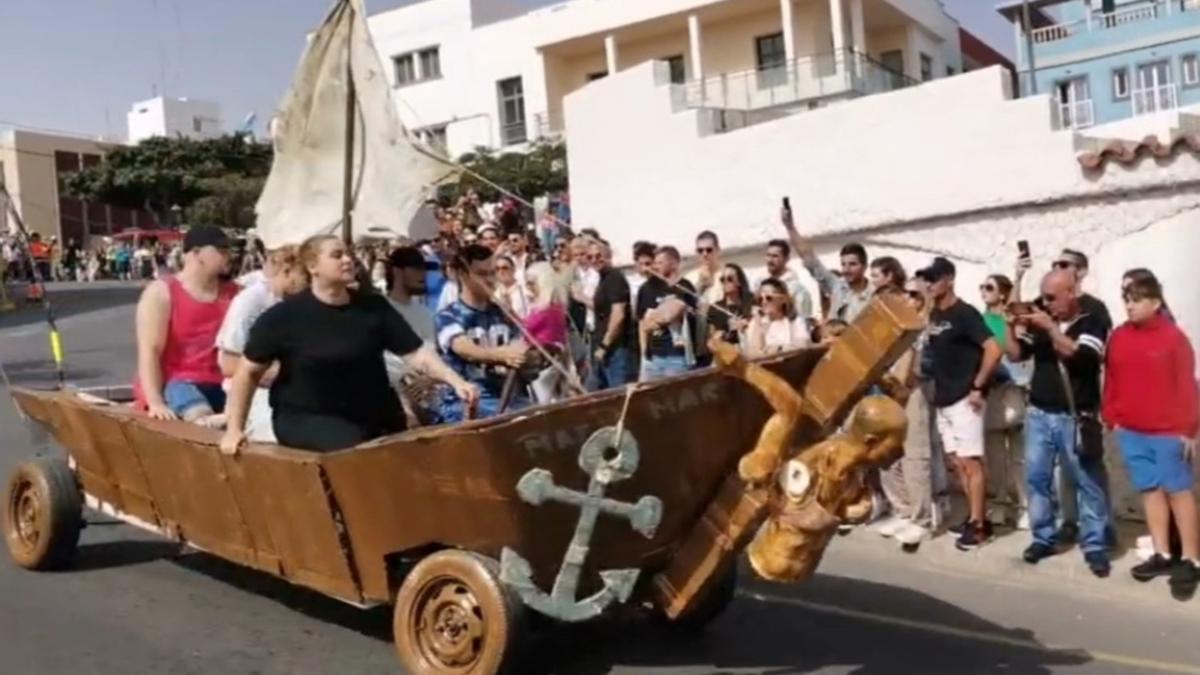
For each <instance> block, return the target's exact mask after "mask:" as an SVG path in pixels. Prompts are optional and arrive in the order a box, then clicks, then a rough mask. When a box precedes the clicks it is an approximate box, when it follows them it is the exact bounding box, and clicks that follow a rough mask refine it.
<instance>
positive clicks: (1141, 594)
mask: <svg viewBox="0 0 1200 675" xmlns="http://www.w3.org/2000/svg"><path fill="white" fill-rule="evenodd" d="M1141 534H1144V529H1143V528H1142V527H1140V526H1139V525H1137V524H1135V523H1125V524H1122V525H1121V526H1120V542H1121V545H1120V546H1118V547H1117V549H1116V550H1115V551H1113V552H1112V566H1113V569H1112V574H1111V575H1109V577H1108V578H1107V579H1098V578H1096V577H1095V576H1094V575H1093V574H1092V573H1091V571H1090V570H1088V568H1087V565H1085V564H1084V562H1083V554H1082V553H1081V552H1080V551H1079V549H1078V548H1077V547H1075V546H1071V547H1070V548H1068V549H1066V550H1065V552H1063V553H1062V554H1060V555H1056V556H1053V557H1051V558H1047V559H1046V560H1043V561H1041V562H1040V563H1038V564H1037V565H1030V564H1028V563H1026V562H1025V561H1024V560H1022V559H1021V554H1022V552H1023V551H1024V550H1025V547H1026V546H1028V545H1029V543H1030V541H1031V539H1030V534H1029V532H1027V531H1021V530H1010V529H1004V530H999V529H998V530H997V536H996V539H995V540H993V541H992V542H991V543H989V544H987V545H986V546H983V547H981V548H979V549H977V550H975V551H970V552H963V551H959V550H958V549H956V548H955V547H954V535H951V534H949V533H944V534H941V535H939V536H937V537H935V538H934V539H932V540H927V541H925V542H923V543H922V544H921V546H920V548H919V550H917V551H916V552H913V553H906V552H904V551H903V550H901V548H900V544H899V543H897V542H896V541H895V540H894V539H891V538H888V537H884V536H882V535H880V534H879V533H878V532H876V531H875V530H873V529H872V528H871V527H870V526H862V527H857V528H855V529H854V530H853V531H852V532H850V534H848V535H845V536H841V537H835V538H834V540H833V542H832V543H830V546H829V551H828V552H827V555H826V557H825V560H824V561H823V562H822V565H821V569H822V570H823V571H827V572H831V573H835V572H836V569H837V559H838V558H839V557H840V556H843V555H845V556H853V557H864V556H867V557H871V558H873V559H876V560H880V561H882V560H884V559H894V560H895V563H896V564H897V565H905V566H909V565H913V566H918V567H920V568H922V569H925V570H927V571H931V572H938V573H941V574H946V575H950V576H954V577H958V578H979V577H988V578H989V580H990V581H992V582H997V583H1007V584H1012V585H1020V586H1021V587H1022V588H1025V589H1029V588H1038V587H1041V588H1048V587H1053V588H1055V589H1057V590H1063V589H1064V587H1066V588H1069V589H1070V590H1072V591H1078V592H1083V593H1087V594H1089V595H1095V596H1102V597H1108V598H1114V599H1117V598H1119V599H1121V600H1122V601H1135V602H1141V603H1149V604H1153V605H1159V606H1161V605H1163V604H1171V605H1175V606H1181V607H1187V608H1188V609H1189V611H1193V610H1194V611H1195V612H1197V613H1200V597H1198V598H1195V599H1193V600H1189V601H1185V602H1180V601H1178V600H1175V599H1174V598H1172V597H1171V592H1170V589H1169V588H1168V586H1167V580H1166V578H1165V577H1163V578H1159V579H1155V580H1154V581H1151V582H1148V583H1140V582H1138V581H1135V580H1134V579H1133V577H1131V576H1130V574H1129V571H1130V569H1131V568H1132V567H1133V566H1134V565H1136V564H1138V563H1139V562H1140V560H1139V559H1138V557H1137V554H1136V551H1135V550H1134V546H1135V542H1136V540H1137V537H1138V536H1140V535H1141ZM889 557H890V558H889ZM1197 595H1200V593H1198V594H1197Z"/></svg>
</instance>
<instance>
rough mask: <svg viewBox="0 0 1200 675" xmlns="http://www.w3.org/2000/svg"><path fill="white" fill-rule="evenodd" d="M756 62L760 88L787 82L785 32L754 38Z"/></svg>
mask: <svg viewBox="0 0 1200 675" xmlns="http://www.w3.org/2000/svg"><path fill="white" fill-rule="evenodd" d="M754 62H755V65H756V66H757V68H758V86H759V88H765V87H775V86H778V85H781V84H786V83H787V49H785V48H784V45H783V33H775V34H774V35H764V36H763V37H759V38H754Z"/></svg>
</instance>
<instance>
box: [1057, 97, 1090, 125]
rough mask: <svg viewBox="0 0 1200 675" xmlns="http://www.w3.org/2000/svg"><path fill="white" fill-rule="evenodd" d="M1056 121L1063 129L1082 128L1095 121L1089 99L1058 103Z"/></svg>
mask: <svg viewBox="0 0 1200 675" xmlns="http://www.w3.org/2000/svg"><path fill="white" fill-rule="evenodd" d="M1058 121H1059V124H1060V126H1061V127H1062V128H1063V129H1084V128H1086V127H1090V126H1092V125H1093V124H1095V123H1096V114H1095V107H1094V106H1093V104H1092V100H1091V99H1087V100H1084V101H1072V102H1070V103H1059V104H1058Z"/></svg>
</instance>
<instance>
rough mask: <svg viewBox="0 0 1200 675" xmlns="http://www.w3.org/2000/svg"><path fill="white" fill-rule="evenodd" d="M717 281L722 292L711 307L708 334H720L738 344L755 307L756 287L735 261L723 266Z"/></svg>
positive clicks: (710, 335)
mask: <svg viewBox="0 0 1200 675" xmlns="http://www.w3.org/2000/svg"><path fill="white" fill-rule="evenodd" d="M717 281H718V282H719V283H720V284H721V291H722V293H723V295H722V296H721V299H720V300H719V301H718V302H717V303H716V304H714V305H713V306H712V307H709V308H708V336H709V337H710V338H711V337H712V336H714V335H720V336H721V339H722V340H724V341H725V342H728V343H729V344H731V345H736V344H739V343H740V334H741V332H742V331H744V330H745V328H746V322H747V321H748V320H749V318H750V314H751V312H752V311H753V310H754V291H753V289H751V288H750V282H749V280H747V279H746V272H745V271H744V270H743V269H742V268H741V267H739V266H737V265H734V264H732V263H730V264H728V265H725V267H724V268H722V269H721V276H720V277H718V278H717ZM731 315H732V316H731Z"/></svg>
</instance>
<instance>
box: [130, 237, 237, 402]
mask: <svg viewBox="0 0 1200 675" xmlns="http://www.w3.org/2000/svg"><path fill="white" fill-rule="evenodd" d="M228 267H229V238H228V237H227V236H226V235H225V233H224V232H223V231H222V230H221V229H220V228H217V227H213V226H211V225H197V226H195V227H193V228H191V229H190V230H189V231H188V232H187V234H186V235H184V238H183V268H182V269H181V270H180V271H179V273H178V274H176V275H175V276H171V277H167V278H165V279H159V280H157V281H153V282H151V283H150V284H149V285H148V286H146V290H144V291H142V297H141V299H139V300H138V306H137V370H138V375H137V379H136V381H135V382H134V392H135V395H136V399H137V403H138V405H139V407H141V408H142V409H144V410H146V411H147V412H148V413H149V414H150V416H151V417H154V418H155V419H184V420H187V421H192V422H194V421H201V420H203V419H204V418H207V417H211V416H212V415H214V414H215V413H219V412H221V411H222V410H224V408H225V392H224V391H223V390H222V388H221V381H222V379H223V377H222V374H221V368H220V366H219V365H218V363H217V350H216V349H215V348H214V345H215V344H216V338H217V332H218V331H219V330H220V328H221V323H222V322H223V321H224V319H225V313H226V311H228V309H229V303H230V301H231V300H233V296H234V295H236V293H237V287H236V286H235V285H233V284H229V283H223V282H222V281H221V277H222V275H223V274H225V273H226V272H227V271H228Z"/></svg>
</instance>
